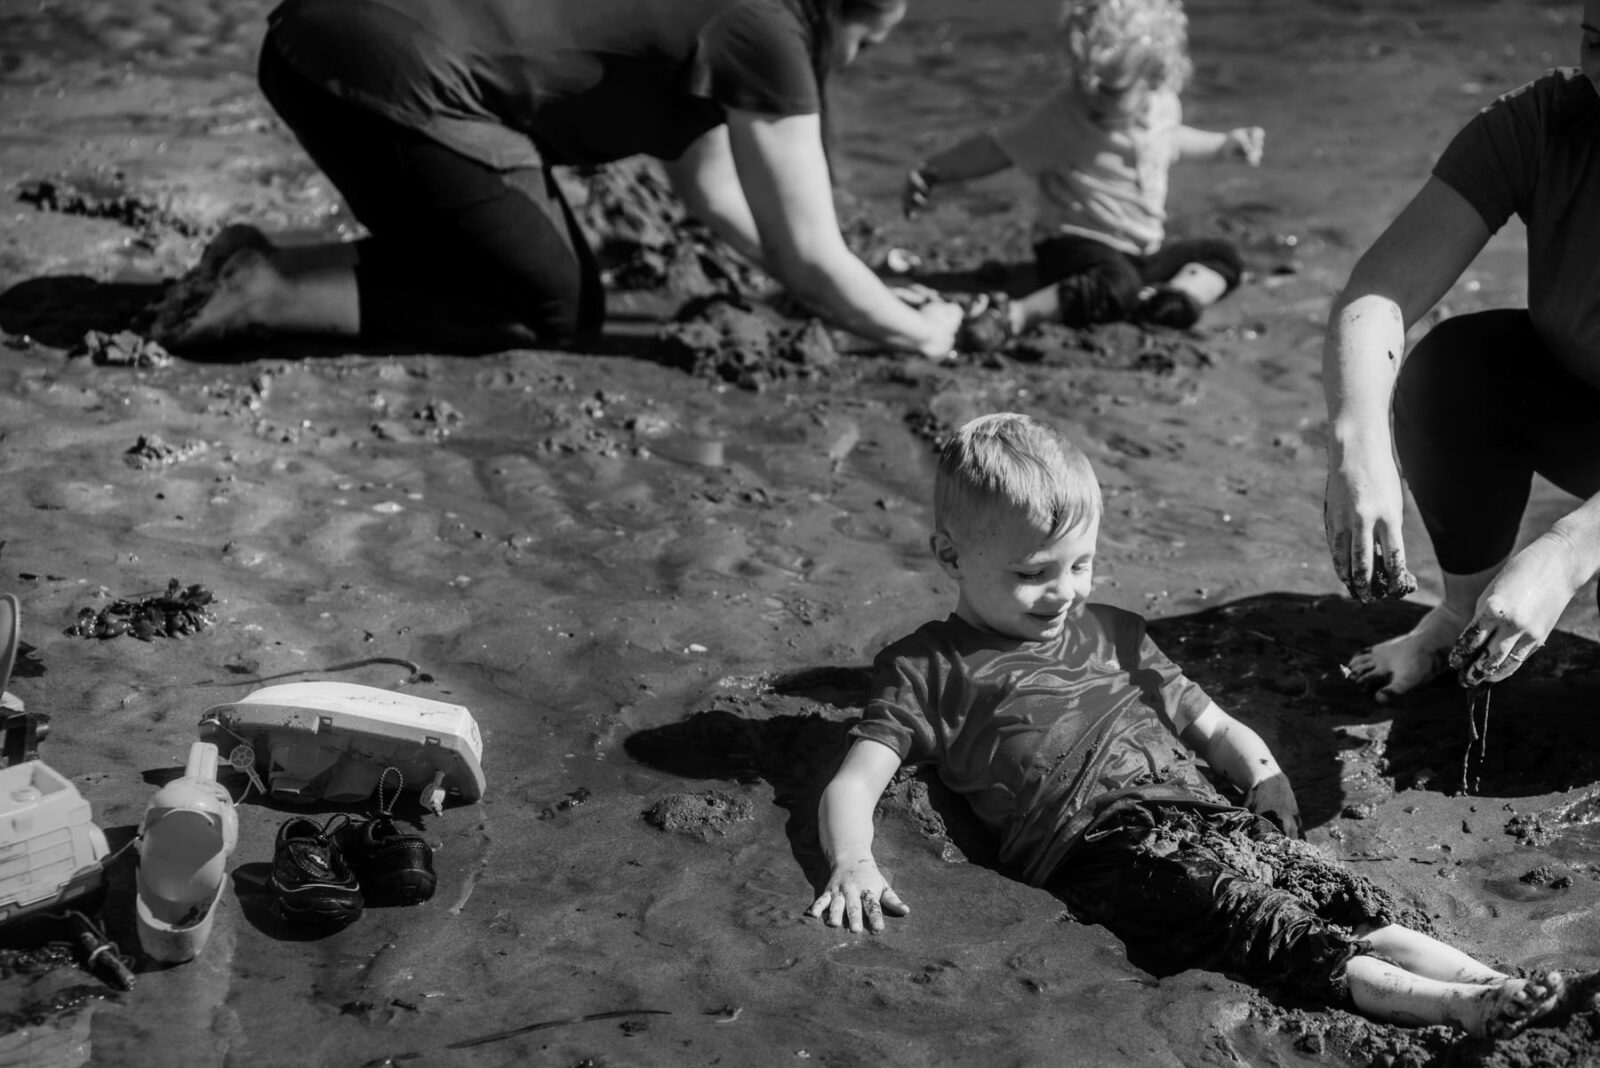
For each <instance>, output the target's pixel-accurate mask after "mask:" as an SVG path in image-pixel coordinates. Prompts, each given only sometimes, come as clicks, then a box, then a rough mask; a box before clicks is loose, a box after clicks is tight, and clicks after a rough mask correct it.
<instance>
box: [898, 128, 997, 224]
mask: <svg viewBox="0 0 1600 1068" xmlns="http://www.w3.org/2000/svg"><path fill="white" fill-rule="evenodd" d="M1010 166H1011V157H1010V156H1008V155H1007V154H1006V150H1005V149H1003V148H1001V147H1000V142H998V141H996V140H995V139H994V135H993V134H990V133H987V132H985V133H976V134H973V135H972V136H971V137H968V138H967V139H966V140H964V141H959V142H957V143H956V144H954V145H951V146H950V147H949V148H947V149H945V150H944V151H942V152H937V153H935V154H934V155H932V156H929V157H928V158H927V159H925V160H923V161H922V162H921V163H919V164H917V165H916V166H915V167H913V168H912V169H911V171H910V173H908V174H907V175H906V184H905V189H904V190H903V192H902V193H901V196H900V206H901V208H903V209H904V210H905V213H906V218H908V219H909V218H911V217H912V216H913V215H915V214H916V213H917V212H919V211H921V210H922V209H923V208H926V207H927V206H928V201H929V200H931V199H932V198H933V187H934V186H936V185H938V184H939V183H941V182H967V181H971V180H972V179H974V178H986V177H988V176H989V175H991V174H998V173H999V172H1001V171H1003V170H1005V169H1006V168H1008V167H1010Z"/></svg>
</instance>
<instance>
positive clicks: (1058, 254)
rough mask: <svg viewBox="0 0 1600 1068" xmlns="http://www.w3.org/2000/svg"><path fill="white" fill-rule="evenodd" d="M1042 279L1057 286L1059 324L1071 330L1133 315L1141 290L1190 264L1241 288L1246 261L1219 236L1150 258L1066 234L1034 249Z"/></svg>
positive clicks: (1188, 241)
mask: <svg viewBox="0 0 1600 1068" xmlns="http://www.w3.org/2000/svg"><path fill="white" fill-rule="evenodd" d="M1033 255H1034V259H1035V261H1037V263H1038V266H1039V276H1040V278H1042V279H1043V280H1044V282H1045V283H1046V284H1049V283H1051V282H1054V283H1055V284H1056V296H1057V298H1058V299H1059V300H1060V302H1061V321H1062V322H1063V323H1065V324H1067V325H1068V326H1088V325H1090V324H1092V323H1114V322H1118V321H1120V320H1123V319H1128V318H1131V317H1132V316H1133V313H1134V311H1135V310H1136V309H1137V308H1138V306H1139V290H1140V289H1142V288H1144V287H1145V286H1147V285H1154V284H1156V283H1159V282H1165V281H1168V280H1169V279H1171V278H1172V276H1173V275H1175V274H1177V273H1178V270H1179V268H1181V267H1183V266H1184V265H1185V264H1188V263H1199V264H1203V265H1204V266H1206V267H1210V268H1211V269H1212V270H1213V271H1216V272H1217V273H1218V274H1220V275H1221V276H1222V277H1223V278H1224V279H1225V280H1226V281H1227V283H1228V291H1229V292H1232V290H1233V288H1234V287H1235V286H1237V285H1238V284H1239V278H1240V276H1241V275H1242V274H1243V273H1244V262H1243V261H1242V260H1241V259H1240V258H1239V252H1238V250H1237V249H1235V248H1234V247H1233V246H1232V245H1230V244H1229V243H1228V242H1226V241H1224V240H1222V239H1221V238H1215V237H1196V238H1184V239H1181V240H1178V241H1173V242H1171V243H1169V244H1166V245H1163V246H1161V247H1160V248H1159V249H1157V250H1156V251H1155V252H1152V253H1151V254H1150V255H1148V256H1135V255H1130V254H1129V253H1126V252H1119V251H1117V250H1116V249H1114V248H1112V247H1111V246H1110V245H1107V244H1106V243H1104V242H1103V241H1096V240H1094V239H1093V238H1089V237H1075V236H1071V235H1063V236H1061V237H1052V238H1049V239H1047V240H1044V241H1040V242H1039V243H1038V244H1036V245H1034V246H1033Z"/></svg>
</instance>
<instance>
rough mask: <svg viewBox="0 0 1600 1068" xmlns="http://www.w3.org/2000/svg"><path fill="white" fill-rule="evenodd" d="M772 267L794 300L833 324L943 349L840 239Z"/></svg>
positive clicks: (893, 342) (888, 343)
mask: <svg viewBox="0 0 1600 1068" xmlns="http://www.w3.org/2000/svg"><path fill="white" fill-rule="evenodd" d="M774 273H776V274H777V276H778V279H779V280H780V281H781V282H783V284H784V287H785V288H786V289H788V290H789V292H790V294H791V295H792V296H794V298H795V299H796V300H798V301H800V302H801V303H802V304H804V305H805V306H806V307H808V308H810V309H811V310H812V311H814V312H815V313H816V314H817V315H819V316H821V317H822V318H823V319H825V320H827V321H828V322H829V323H830V324H831V325H833V326H836V327H839V328H840V329H843V330H848V331H849V332H850V333H852V334H855V335H857V336H859V337H863V338H866V339H867V340H868V341H872V342H874V343H877V344H880V345H883V346H885V347H887V348H892V349H900V350H903V351H907V352H920V353H923V354H924V355H929V356H942V355H944V353H943V352H939V351H935V349H937V348H938V347H939V345H938V343H939V341H940V339H939V338H937V337H935V336H934V331H933V329H932V327H931V325H930V324H929V322H928V321H927V320H926V319H924V318H923V316H922V315H921V314H919V313H918V312H917V310H916V309H915V308H912V307H911V306H910V305H908V304H906V303H905V302H904V301H902V300H900V298H898V297H896V296H895V295H894V294H893V293H891V292H889V287H888V286H886V285H885V284H884V282H883V280H882V279H881V278H879V277H878V276H877V274H875V273H874V272H873V270H872V269H871V268H870V267H868V266H867V265H866V264H865V263H862V262H861V260H860V259H859V258H857V257H856V256H855V254H853V253H852V252H850V250H849V249H848V248H845V247H844V245H843V242H842V241H841V242H840V246H839V248H838V249H837V250H835V251H833V252H832V253H831V254H829V255H827V256H826V257H821V258H818V259H816V260H812V261H809V262H803V263H793V264H787V265H779V266H777V267H776V270H775V272H774Z"/></svg>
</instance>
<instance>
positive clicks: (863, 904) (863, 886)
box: [806, 859, 911, 934]
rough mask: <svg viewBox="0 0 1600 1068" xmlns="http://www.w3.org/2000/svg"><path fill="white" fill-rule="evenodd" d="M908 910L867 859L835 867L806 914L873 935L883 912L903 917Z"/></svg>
mask: <svg viewBox="0 0 1600 1068" xmlns="http://www.w3.org/2000/svg"><path fill="white" fill-rule="evenodd" d="M910 911H911V907H910V906H909V905H907V904H906V903H905V902H903V901H901V900H900V895H898V894H896V893H895V892H894V890H893V889H891V888H890V886H889V881H888V880H887V879H885V878H884V877H883V873H882V872H880V871H879V870H878V865H877V864H875V863H873V861H871V860H870V859H866V860H856V861H850V862H848V863H843V864H840V865H838V866H836V867H835V868H834V869H833V872H832V873H831V874H830V875H829V876H828V883H827V885H826V886H825V887H823V889H822V893H820V894H819V895H817V899H816V900H815V901H813V902H812V903H811V907H810V908H809V909H807V910H806V915H807V916H820V917H821V918H822V920H823V922H824V923H826V924H827V925H828V926H829V927H846V926H847V927H849V928H850V930H851V931H852V932H854V933H856V934H859V933H860V932H861V931H862V930H868V931H872V932H873V933H874V934H876V933H877V932H879V931H882V930H883V917H884V914H885V913H888V914H889V915H890V916H904V915H906V914H907V913H909V912H910Z"/></svg>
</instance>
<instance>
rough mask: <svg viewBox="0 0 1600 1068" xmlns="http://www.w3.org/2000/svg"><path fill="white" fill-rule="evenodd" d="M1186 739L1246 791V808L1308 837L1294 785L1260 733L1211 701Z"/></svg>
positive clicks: (1289, 832) (1286, 830) (1296, 835)
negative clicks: (1302, 828)
mask: <svg viewBox="0 0 1600 1068" xmlns="http://www.w3.org/2000/svg"><path fill="white" fill-rule="evenodd" d="M1183 742H1184V744H1185V745H1187V746H1188V747H1189V748H1190V749H1193V750H1194V751H1195V752H1196V753H1198V754H1199V755H1200V756H1201V757H1203V758H1204V759H1205V762H1206V763H1207V764H1210V765H1211V767H1212V768H1213V769H1214V770H1216V771H1218V772H1220V773H1221V774H1222V775H1223V776H1224V777H1225V778H1226V779H1227V780H1228V781H1229V782H1231V783H1233V784H1234V785H1235V786H1237V787H1238V788H1239V789H1241V790H1243V791H1244V793H1245V796H1244V807H1245V808H1247V809H1249V810H1250V811H1251V812H1254V813H1255V814H1256V815H1258V816H1265V817H1266V818H1267V819H1269V820H1271V821H1272V822H1273V823H1276V824H1277V825H1278V826H1279V827H1280V828H1282V830H1283V833H1284V834H1286V835H1288V836H1289V837H1290V838H1304V837H1305V833H1304V831H1302V830H1301V827H1300V805H1299V803H1298V802H1297V801H1295V798H1294V788H1293V787H1291V786H1290V785H1289V778H1288V776H1286V775H1284V773H1283V769H1282V768H1280V767H1278V761H1277V758H1276V757H1274V756H1273V755H1272V750H1270V749H1268V748H1267V743H1266V742H1264V741H1262V740H1261V735H1259V734H1257V733H1256V732H1255V731H1253V730H1251V729H1250V728H1249V727H1246V726H1245V725H1244V724H1243V723H1240V722H1239V721H1238V720H1236V719H1234V718H1233V717H1232V716H1230V715H1228V714H1227V713H1226V712H1224V711H1223V710H1222V709H1220V708H1218V707H1217V705H1216V702H1212V703H1211V704H1208V705H1207V706H1206V709H1205V711H1204V712H1202V713H1200V715H1199V716H1197V717H1196V718H1195V721H1194V722H1193V723H1191V724H1189V726H1188V728H1187V729H1186V730H1185V731H1184V732H1183Z"/></svg>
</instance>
